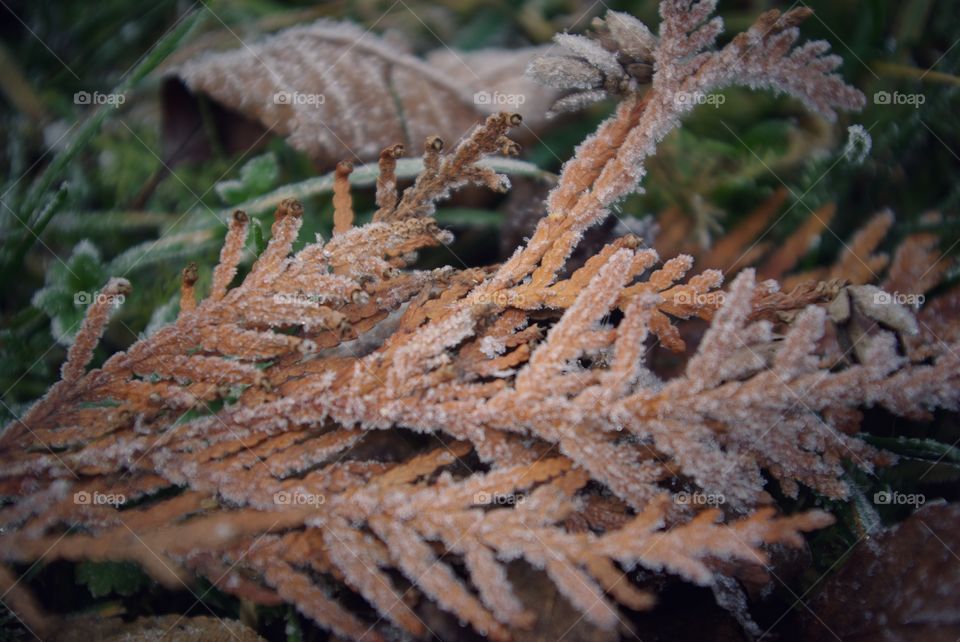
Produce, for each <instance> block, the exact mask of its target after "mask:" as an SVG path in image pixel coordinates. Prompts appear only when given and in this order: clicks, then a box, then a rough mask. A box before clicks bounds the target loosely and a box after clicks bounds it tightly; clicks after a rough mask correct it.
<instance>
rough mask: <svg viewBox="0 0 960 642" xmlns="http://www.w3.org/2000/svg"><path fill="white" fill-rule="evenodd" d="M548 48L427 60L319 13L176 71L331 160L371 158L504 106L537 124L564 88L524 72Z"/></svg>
mask: <svg viewBox="0 0 960 642" xmlns="http://www.w3.org/2000/svg"><path fill="white" fill-rule="evenodd" d="M541 51H542V48H538V47H531V48H527V49H519V50H510V51H506V50H496V49H491V50H485V51H481V52H474V53H469V54H466V53H458V52H454V51H452V50H449V49H446V48H445V49H442V50H440V51H438V52H435V53H434V54H432V55H430V56H429V58H428V60H427V61H426V62H425V61H424V60H421V59H420V58H417V57H415V56H412V55H410V54H408V53H405V52H403V51H400V50H399V49H397V48H396V47H395V46H393V45H391V44H390V43H388V42H386V41H385V40H383V39H381V38H379V37H378V36H376V35H375V34H373V33H372V32H370V31H365V30H363V29H361V28H360V27H358V26H356V25H353V24H349V23H337V22H331V21H328V20H319V21H317V22H314V23H312V24H309V25H305V26H299V27H293V28H290V29H287V30H284V31H281V32H279V33H277V34H274V35H271V36H268V37H266V38H264V39H263V40H261V41H260V42H254V43H252V44H250V45H249V46H241V47H238V48H236V49H233V50H230V51H224V52H210V53H207V54H206V55H202V56H199V57H196V58H194V59H191V60H188V61H186V62H184V63H182V64H181V65H180V66H179V67H176V68H174V69H171V70H170V73H172V74H176V75H177V76H178V77H179V78H181V79H182V80H183V81H184V82H185V83H186V85H187V86H188V87H189V88H190V89H191V90H192V91H193V92H196V93H202V94H206V95H208V96H210V97H211V98H213V99H214V100H215V101H217V102H218V103H221V104H222V105H225V106H227V107H229V108H230V109H232V110H235V111H237V112H240V113H242V114H244V115H246V116H248V117H250V118H253V119H255V120H257V121H258V122H259V123H260V124H261V125H263V126H264V127H266V128H267V129H271V130H273V131H275V132H277V133H279V134H281V135H283V136H286V137H287V138H288V139H289V141H290V144H291V145H293V146H294V147H295V148H297V149H299V150H302V151H304V152H306V153H308V154H309V155H310V156H311V157H313V158H314V159H316V160H318V161H321V162H322V161H328V162H329V161H332V162H329V164H331V165H332V164H334V163H335V162H336V161H337V160H339V159H343V158H347V159H350V160H357V159H359V160H361V161H370V160H374V159H376V158H377V155H378V154H379V153H380V150H381V149H383V148H384V147H387V146H389V145H392V144H394V143H404V144H405V145H406V146H407V149H416V148H418V147H419V145H420V144H421V141H423V140H424V139H425V138H427V137H428V136H433V135H438V136H440V137H441V138H442V139H444V140H446V141H448V142H450V143H453V142H455V141H457V140H459V139H460V138H461V137H462V136H463V135H464V134H466V133H467V132H468V131H469V130H470V129H471V128H472V127H473V126H474V125H475V124H476V122H477V120H479V119H481V118H483V117H484V116H486V115H488V114H491V113H494V112H496V111H501V110H509V111H512V112H516V113H520V114H522V115H523V116H524V117H525V118H526V119H527V125H528V126H533V127H537V126H539V124H540V123H542V122H543V121H544V118H543V113H544V111H545V105H549V104H550V103H551V102H552V101H553V100H555V99H556V97H557V95H558V92H557V90H555V89H550V88H546V87H542V86H540V85H538V84H536V83H535V82H533V81H532V80H529V79H526V78H525V77H524V69H525V68H526V65H527V63H528V62H529V61H530V59H532V57H533V56H534V55H536V54H538V53H540V52H541Z"/></svg>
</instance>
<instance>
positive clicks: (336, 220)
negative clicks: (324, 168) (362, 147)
mask: <svg viewBox="0 0 960 642" xmlns="http://www.w3.org/2000/svg"><path fill="white" fill-rule="evenodd" d="M351 172H353V163H351V162H350V161H340V162H339V163H337V169H336V171H335V172H334V175H333V233H334V234H343V233H344V232H346V231H347V230H349V229H350V228H351V227H352V226H353V198H352V197H351V196H350V174H351Z"/></svg>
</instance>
